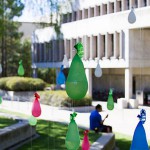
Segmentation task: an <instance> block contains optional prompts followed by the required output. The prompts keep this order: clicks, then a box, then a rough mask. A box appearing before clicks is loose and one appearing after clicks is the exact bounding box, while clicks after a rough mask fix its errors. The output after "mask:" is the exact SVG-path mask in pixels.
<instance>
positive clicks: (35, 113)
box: [32, 93, 41, 117]
mask: <svg viewBox="0 0 150 150" xmlns="http://www.w3.org/2000/svg"><path fill="white" fill-rule="evenodd" d="M34 96H35V100H34V101H33V105H32V115H33V116H34V117H39V116H40V115H41V106H40V103H39V98H40V96H39V95H38V94H37V93H35V94H34Z"/></svg>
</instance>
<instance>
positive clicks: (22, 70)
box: [18, 60, 24, 76]
mask: <svg viewBox="0 0 150 150" xmlns="http://www.w3.org/2000/svg"><path fill="white" fill-rule="evenodd" d="M18 75H19V76H23V75H24V68H23V65H22V60H20V61H19V68H18Z"/></svg>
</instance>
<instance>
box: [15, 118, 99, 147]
mask: <svg viewBox="0 0 150 150" xmlns="http://www.w3.org/2000/svg"><path fill="white" fill-rule="evenodd" d="M67 130H68V125H65V124H60V123H56V122H51V121H45V120H38V122H37V126H36V131H37V133H38V134H39V135H40V137H39V138H37V139H35V140H31V141H30V142H29V143H28V144H25V145H23V146H22V147H20V148H18V149H17V150H30V149H32V150H66V146H65V138H66V133H67ZM83 131H84V130H83V129H79V132H80V138H81V142H80V143H81V144H82V139H83ZM100 135H101V134H95V133H94V132H92V131H90V132H89V141H90V143H93V142H94V141H96V139H98V137H100ZM79 150H81V147H80V148H79Z"/></svg>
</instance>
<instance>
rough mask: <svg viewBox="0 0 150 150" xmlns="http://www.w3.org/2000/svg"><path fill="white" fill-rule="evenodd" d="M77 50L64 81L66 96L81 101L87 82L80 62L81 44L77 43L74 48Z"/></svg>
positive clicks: (81, 54)
mask: <svg viewBox="0 0 150 150" xmlns="http://www.w3.org/2000/svg"><path fill="white" fill-rule="evenodd" d="M74 47H75V48H76V49H77V53H76V55H75V56H74V58H73V60H72V63H71V66H70V69H69V74H68V77H67V81H66V92H67V94H68V96H69V97H70V98H72V99H74V100H79V99H82V98H83V97H84V96H85V95H86V93H87V89H88V82H87V78H86V75H85V70H84V65H83V63H82V61H81V57H82V56H83V53H84V52H83V46H82V44H81V43H77V44H76V45H75V46H74Z"/></svg>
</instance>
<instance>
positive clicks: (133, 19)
mask: <svg viewBox="0 0 150 150" xmlns="http://www.w3.org/2000/svg"><path fill="white" fill-rule="evenodd" d="M128 22H129V23H131V24H133V23H135V22H136V16H135V13H134V8H132V9H131V11H130V13H129V15H128Z"/></svg>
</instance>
